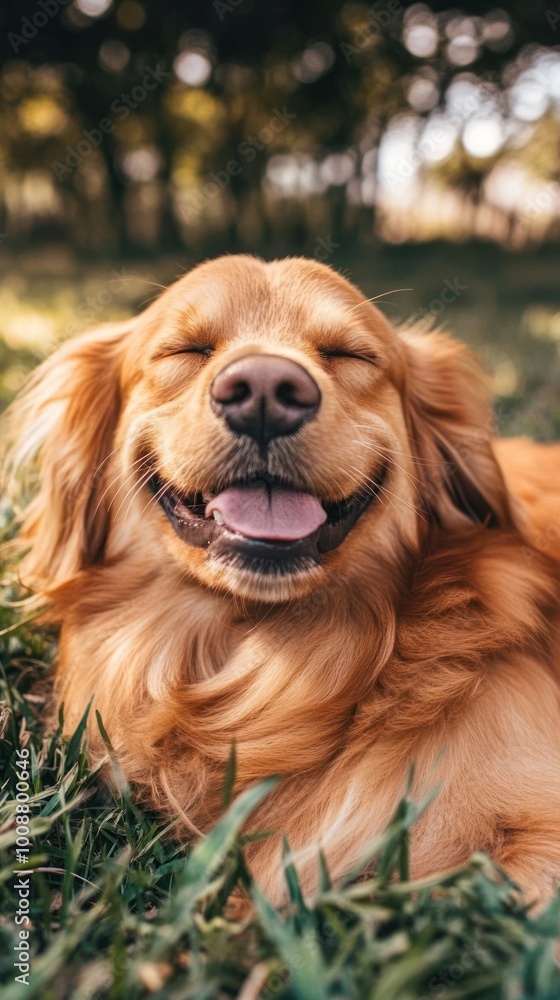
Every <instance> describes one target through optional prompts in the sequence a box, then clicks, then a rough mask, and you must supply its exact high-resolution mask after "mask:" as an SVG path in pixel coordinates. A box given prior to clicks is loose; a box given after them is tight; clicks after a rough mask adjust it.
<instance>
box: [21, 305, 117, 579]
mask: <svg viewBox="0 0 560 1000" xmlns="http://www.w3.org/2000/svg"><path fill="white" fill-rule="evenodd" d="M129 329H130V327H129V324H110V325H108V326H104V327H101V328H99V329H97V330H93V331H91V332H88V333H86V334H82V335H81V336H79V337H77V338H75V339H73V340H70V341H68V342H66V343H65V344H63V346H62V347H60V348H59V349H58V350H57V351H56V352H55V353H54V354H53V355H51V357H49V358H48V359H47V360H46V361H45V362H43V364H42V365H40V366H39V368H38V369H37V370H36V371H35V372H34V373H33V375H32V377H31V379H30V381H29V383H28V385H27V387H26V388H25V389H24V391H23V392H22V393H21V395H20V396H19V398H17V399H16V401H15V403H14V404H13V405H12V407H11V410H10V412H9V419H10V431H9V439H10V444H9V446H8V447H9V451H8V463H7V464H8V470H9V486H10V489H11V492H12V494H14V493H15V495H16V496H18V497H20V498H22V503H21V506H22V508H23V511H22V515H21V518H22V539H23V544H24V545H25V547H26V549H27V555H26V558H25V561H24V564H23V573H22V575H23V577H24V582H26V583H29V584H31V585H33V586H35V587H40V588H42V589H44V590H49V589H51V588H53V587H55V586H56V585H58V584H60V583H63V582H64V581H68V580H69V579H71V578H72V577H73V576H74V575H75V574H76V573H78V572H79V571H80V569H82V568H83V567H84V566H86V565H88V564H90V563H92V562H94V561H95V560H96V559H97V558H98V557H99V555H100V553H101V551H102V549H103V545H104V541H105V534H106V526H107V516H108V511H107V504H106V502H105V499H104V496H103V492H104V489H105V486H104V485H103V484H104V483H105V476H104V472H105V466H106V463H107V460H108V458H109V457H110V455H111V452H112V451H113V448H114V444H113V439H114V434H115V428H116V425H117V421H118V416H119V411H120V405H121V390H120V371H121V359H122V354H123V350H122V348H123V342H124V339H125V338H126V335H127V333H128V332H129ZM30 496H31V497H32V499H31V500H30V502H29V503H28V504H27V499H28V498H29V497H30Z"/></svg>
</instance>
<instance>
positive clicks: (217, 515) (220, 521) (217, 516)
mask: <svg viewBox="0 0 560 1000" xmlns="http://www.w3.org/2000/svg"><path fill="white" fill-rule="evenodd" d="M212 515H213V517H214V520H215V521H217V522H218V524H224V523H225V522H224V519H223V517H222V515H221V514H220V511H219V510H213V511H212Z"/></svg>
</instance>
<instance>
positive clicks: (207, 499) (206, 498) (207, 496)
mask: <svg viewBox="0 0 560 1000" xmlns="http://www.w3.org/2000/svg"><path fill="white" fill-rule="evenodd" d="M213 496H214V494H213V493H203V494H202V499H203V500H204V503H210V501H211V499H212V497H213Z"/></svg>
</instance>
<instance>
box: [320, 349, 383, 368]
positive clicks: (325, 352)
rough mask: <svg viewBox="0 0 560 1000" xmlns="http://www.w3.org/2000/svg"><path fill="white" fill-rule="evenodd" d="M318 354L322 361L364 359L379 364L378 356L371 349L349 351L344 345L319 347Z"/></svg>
mask: <svg viewBox="0 0 560 1000" xmlns="http://www.w3.org/2000/svg"><path fill="white" fill-rule="evenodd" d="M318 354H319V356H320V357H321V358H322V359H323V360H324V361H336V360H340V359H344V358H345V359H347V360H349V361H365V362H368V363H369V364H371V365H376V366H377V365H379V357H378V356H377V354H375V353H374V352H373V351H371V352H369V351H351V350H348V349H347V348H344V347H320V348H319V350H318Z"/></svg>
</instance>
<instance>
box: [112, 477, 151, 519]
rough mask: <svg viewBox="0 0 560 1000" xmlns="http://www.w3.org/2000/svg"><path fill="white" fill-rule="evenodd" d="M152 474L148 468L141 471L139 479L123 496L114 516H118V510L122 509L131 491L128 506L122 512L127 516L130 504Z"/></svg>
mask: <svg viewBox="0 0 560 1000" xmlns="http://www.w3.org/2000/svg"><path fill="white" fill-rule="evenodd" d="M152 475H153V472H152V470H151V469H148V470H147V471H146V472H144V473H142V475H141V476H140V479H139V480H138V482H136V483H134V484H133V485H132V486H131V487H130V489H129V491H128V493H127V494H126V495H125V497H124V498H123V500H122V502H121V504H120V505H119V509H118V510H117V512H116V514H115V517H118V514H119V511H120V510H122V508H123V507H124V505H125V503H126V500H127V497H128V496H130V494H131V493H132V496H131V497H130V500H129V503H128V507H127V508H126V511H125V513H124V516H125V517H127V516H128V514H129V513H130V508H131V507H132V504H133V503H134V501H135V500H136V497H137V496H138V494H139V493H140V492H141V490H142V488H143V487H144V486H145V485H146V484H147V483H149V481H150V479H151V478H152Z"/></svg>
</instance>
